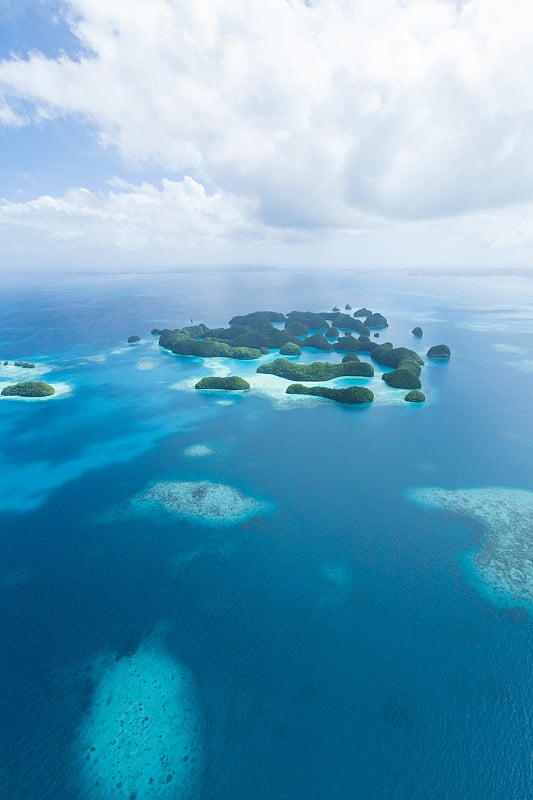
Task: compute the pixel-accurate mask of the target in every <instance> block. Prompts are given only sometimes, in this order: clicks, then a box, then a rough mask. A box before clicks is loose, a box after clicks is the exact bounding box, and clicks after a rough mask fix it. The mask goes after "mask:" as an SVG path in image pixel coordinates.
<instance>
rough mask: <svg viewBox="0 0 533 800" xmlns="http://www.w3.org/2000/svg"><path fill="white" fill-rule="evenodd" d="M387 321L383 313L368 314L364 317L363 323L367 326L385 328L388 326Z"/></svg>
mask: <svg viewBox="0 0 533 800" xmlns="http://www.w3.org/2000/svg"><path fill="white" fill-rule="evenodd" d="M388 324H389V323H388V322H387V320H386V318H385V317H384V316H383V314H370V315H369V316H368V317H367V318H366V319H365V325H366V327H367V328H386V327H388Z"/></svg>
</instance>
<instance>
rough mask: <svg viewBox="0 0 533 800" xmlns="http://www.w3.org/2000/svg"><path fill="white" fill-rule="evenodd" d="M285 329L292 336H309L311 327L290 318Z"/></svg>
mask: <svg viewBox="0 0 533 800" xmlns="http://www.w3.org/2000/svg"><path fill="white" fill-rule="evenodd" d="M285 330H286V331H287V333H288V334H290V335H291V336H307V334H308V333H309V328H308V326H307V325H306V324H305V323H304V322H298V320H296V319H294V320H292V319H289V320H287V322H286V323H285Z"/></svg>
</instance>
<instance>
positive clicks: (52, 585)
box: [0, 268, 533, 800]
mask: <svg viewBox="0 0 533 800" xmlns="http://www.w3.org/2000/svg"><path fill="white" fill-rule="evenodd" d="M0 282H1V283H2V303H1V307H0V388H1V387H2V386H3V385H7V384H8V383H13V382H15V381H16V380H23V379H29V378H32V379H33V378H37V377H38V378H39V379H40V378H41V377H42V379H43V380H45V381H48V382H50V383H52V384H54V385H56V386H57V387H58V388H57V393H56V395H55V396H54V397H51V398H48V399H44V400H20V399H11V398H2V399H1V400H0V432H1V442H2V448H1V453H0V511H1V519H2V523H1V528H0V613H1V620H2V626H1V636H2V641H1V647H0V678H1V686H2V694H1V711H2V716H1V718H2V725H1V727H0V797H2V798H6V800H85V798H87V800H115V798H126V800H144V798H157V797H162V798H169V799H174V798H175V800H185V799H187V800H252V798H253V799H254V800H355V799H356V798H361V800H363V799H364V800H385V799H386V798H387V799H388V798H390V799H391V800H396V799H401V800H404V798H405V799H406V800H407V799H408V800H428V798H435V800H479V798H483V800H526V799H527V798H530V797H531V796H533V723H532V721H533V713H532V699H533V691H532V675H533V670H532V667H533V649H532V645H533V624H532V623H533V595H531V588H532V586H533V583H532V582H533V544H532V542H533V533H532V531H533V501H531V498H533V424H532V422H531V397H532V392H533V302H532V301H531V298H532V295H531V291H530V288H531V277H530V276H527V275H526V276H522V277H520V276H515V277H513V276H498V275H486V276H479V275H477V276H476V275H471V276H468V275H463V276H460V275H454V276H452V275H446V274H442V275H438V274H417V273H415V272H413V273H412V274H407V275H399V274H396V273H393V272H391V273H378V274H372V273H367V272H357V271H356V270H353V271H348V270H346V271H339V272H329V271H328V272H320V271H318V270H315V271H288V270H269V269H252V268H250V269H249V270H246V269H244V268H240V269H229V268H220V269H219V270H202V271H200V270H190V271H186V270H183V271H181V272H178V273H175V274H142V273H139V274H135V275H107V276H105V275H97V274H94V275H92V276H83V275H62V276H47V277H46V279H45V278H43V277H41V278H35V279H31V278H27V277H26V278H24V279H22V278H20V279H19V278H17V276H16V275H14V276H10V278H9V280H8V279H7V277H4V278H2V279H1V281H0ZM347 303H349V304H351V305H352V307H353V308H354V309H355V308H357V307H358V306H363V305H365V306H367V307H368V308H370V309H372V310H374V311H380V312H381V313H383V314H384V315H385V316H386V317H387V319H388V321H389V327H388V328H387V329H386V330H385V331H381V332H380V339H379V341H381V342H382V341H387V340H389V341H391V342H393V343H394V345H395V346H405V347H409V348H412V349H415V350H417V351H419V352H420V353H421V354H422V355H423V356H424V355H425V352H426V351H427V349H428V347H429V346H430V345H433V344H440V343H445V344H447V345H449V347H450V348H451V352H452V356H451V358H450V360H449V361H447V362H445V363H442V362H430V361H427V363H426V364H425V366H424V367H423V370H422V386H423V391H424V392H425V394H426V397H427V399H426V402H425V403H423V404H420V405H418V404H410V403H405V402H404V400H403V395H404V394H405V392H403V391H402V390H398V389H392V388H389V387H387V386H385V383H384V382H383V381H382V380H381V378H380V375H381V371H380V369H379V368H377V369H376V377H375V378H374V379H371V381H370V382H369V381H368V380H367V379H358V380H359V382H360V383H361V385H369V386H370V388H372V389H375V392H376V400H375V402H374V403H373V404H370V405H368V406H366V405H365V406H362V407H355V408H352V407H344V406H341V405H339V404H336V403H334V402H331V401H328V400H323V399H313V400H309V398H301V397H293V398H292V400H291V398H289V397H288V396H287V395H285V394H284V389H283V388H282V389H280V388H279V386H280V384H279V380H280V379H276V378H273V379H268V378H267V379H266V380H263V381H262V382H258V383H257V385H256V387H255V389H254V384H253V379H254V375H255V368H256V366H257V362H234V361H230V360H228V359H213V360H205V362H203V361H202V360H201V359H197V358H192V357H187V356H175V355H172V354H171V353H168V352H166V351H163V350H161V349H160V348H159V346H158V338H157V336H153V335H151V333H150V332H151V330H152V329H153V328H165V327H171V328H175V327H176V328H177V327H183V326H185V325H189V324H190V323H191V321H193V322H194V323H199V322H204V323H205V324H207V325H208V326H210V327H220V326H224V325H226V324H227V322H228V320H229V319H230V318H231V317H232V316H234V315H236V314H246V313H248V312H251V311H255V310H264V309H268V310H273V311H283V312H287V311H290V310H292V309H301V310H311V311H323V310H329V309H331V308H332V307H333V306H334V305H337V306H338V307H339V308H341V309H344V306H345V304H347ZM415 325H420V326H421V327H422V328H423V330H424V337H423V339H421V340H418V339H415V338H414V337H413V336H412V334H411V330H412V328H413V327H414V326H415ZM131 335H138V336H140V337H141V341H140V342H139V343H137V344H128V343H127V339H128V337H129V336H131ZM277 355H278V354H277V353H272V354H271V355H269V356H263V357H262V359H261V361H262V362H265V361H268V360H272V359H273V358H274V357H275V356H277ZM341 355H342V354H341ZM362 359H363V360H368V361H370V360H371V359H370V358H369V357H367V356H362ZM15 360H26V361H31V362H33V363H35V364H36V365H37V366H36V368H35V370H29V369H27V370H21V369H19V368H14V367H13V366H12V362H13V361H15ZM300 360H301V361H302V362H306V363H309V362H311V361H315V360H327V361H333V362H336V363H337V362H338V361H340V356H339V354H338V353H333V354H332V353H323V352H320V351H307V350H306V351H304V354H303V355H302V357H301V359H300ZM4 361H8V362H9V364H7V365H3V362H4ZM376 367H377V365H376ZM230 372H231V373H232V374H238V375H242V376H243V377H244V378H246V377H250V378H251V382H252V389H251V391H249V392H246V393H244V394H239V395H238V396H235V394H231V393H227V392H218V393H216V392H208V393H206V392H198V391H195V390H194V388H193V387H194V383H195V382H196V380H197V379H198V378H199V377H202V376H203V375H206V374H219V375H226V374H229V373H230ZM30 373H31V374H30ZM347 383H348V382H347V381H346V379H338V380H337V381H336V382H335V384H336V385H339V386H340V385H347ZM284 385H285V384H283V386H284ZM154 486H155V487H163V489H165V487H167V488H168V487H169V486H171V487H173V489H172V491H173V492H174V494H172V496H171V500H170V501H168V502H167V501H165V502H159V500H157V499H156V500H155V501H154V499H153V497H152V495H150V491H151V490H152V489H153V487H154ZM517 490H519V491H517ZM149 495H150V496H149ZM158 497H159V499H160V498H161V497H162V495H161V494H160V495H158ZM167 499H168V498H167ZM211 501H212V502H211ZM210 502H211V505H210ZM165 503H166V504H165Z"/></svg>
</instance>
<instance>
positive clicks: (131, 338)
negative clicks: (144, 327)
mask: <svg viewBox="0 0 533 800" xmlns="http://www.w3.org/2000/svg"><path fill="white" fill-rule="evenodd" d="M140 341H141V337H140V336H129V337H128V344H134V343H135V342H140Z"/></svg>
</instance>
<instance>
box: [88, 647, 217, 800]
mask: <svg viewBox="0 0 533 800" xmlns="http://www.w3.org/2000/svg"><path fill="white" fill-rule="evenodd" d="M93 676H94V678H95V679H96V685H95V689H94V692H93V697H92V702H91V705H90V707H89V710H88V712H87V714H86V715H85V717H84V719H83V721H82V723H81V726H80V728H79V732H78V736H77V738H76V740H75V749H74V765H73V766H74V770H75V774H76V777H77V781H78V782H80V783H81V785H82V786H81V788H82V791H83V797H85V798H90V799H91V800H93V799H94V800H100V798H101V800H115V799H116V800H131V798H135V800H145V798H169V800H170V799H171V798H180V800H189V798H190V799H191V800H192V798H193V797H197V796H198V791H199V786H198V781H199V776H200V770H201V761H202V726H201V721H200V715H199V710H198V703H197V699H196V692H195V687H194V681H193V678H192V676H191V674H190V673H189V671H188V669H187V668H185V667H184V666H183V665H182V664H180V663H179V662H177V661H176V660H175V659H174V658H173V657H171V656H170V655H169V654H168V653H167V652H166V650H165V649H163V648H162V647H160V646H155V645H152V644H147V643H145V644H143V645H142V646H141V647H140V648H139V649H138V650H137V651H136V652H135V653H133V654H128V655H125V656H123V657H122V658H117V657H116V656H115V657H113V656H103V657H101V658H100V659H99V661H98V662H97V664H96V665H94V668H93Z"/></svg>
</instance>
